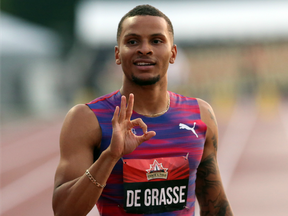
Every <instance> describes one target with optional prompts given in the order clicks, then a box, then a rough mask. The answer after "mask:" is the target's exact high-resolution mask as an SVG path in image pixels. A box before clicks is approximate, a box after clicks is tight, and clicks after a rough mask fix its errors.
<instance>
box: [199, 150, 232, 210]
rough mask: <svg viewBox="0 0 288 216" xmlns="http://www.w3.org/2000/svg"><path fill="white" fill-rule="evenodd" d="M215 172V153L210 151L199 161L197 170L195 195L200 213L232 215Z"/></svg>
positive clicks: (216, 171) (216, 170)
mask: <svg viewBox="0 0 288 216" xmlns="http://www.w3.org/2000/svg"><path fill="white" fill-rule="evenodd" d="M217 174H218V169H217V166H216V159H215V154H214V153H212V154H210V155H209V156H208V157H206V158H205V159H204V160H203V161H202V162H201V163H200V165H199V167H198V170H197V180H196V195H197V198H198V200H199V205H200V207H201V215H207V216H209V215H217V216H232V211H231V210H230V206H229V203H228V201H227V198H226V195H225V193H224V191H223V189H222V184H221V182H220V180H219V179H217V178H216V175H217Z"/></svg>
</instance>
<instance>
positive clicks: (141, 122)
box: [131, 118, 147, 134]
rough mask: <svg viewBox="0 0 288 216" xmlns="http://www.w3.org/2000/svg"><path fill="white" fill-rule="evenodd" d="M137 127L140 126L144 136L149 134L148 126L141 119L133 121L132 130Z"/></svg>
mask: <svg viewBox="0 0 288 216" xmlns="http://www.w3.org/2000/svg"><path fill="white" fill-rule="evenodd" d="M135 126H139V127H140V128H141V129H142V131H143V133H144V134H145V133H146V132H147V125H146V124H145V123H144V122H143V120H142V119H141V118H137V119H133V120H132V121H131V128H133V127H135Z"/></svg>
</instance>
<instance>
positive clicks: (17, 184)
mask: <svg viewBox="0 0 288 216" xmlns="http://www.w3.org/2000/svg"><path fill="white" fill-rule="evenodd" d="M58 162H59V157H54V158H52V159H51V160H50V161H48V162H46V163H45V164H43V165H41V166H39V167H37V168H36V169H34V170H32V171H31V172H29V173H27V174H26V175H24V176H22V177H20V178H19V179H17V180H16V181H14V182H12V183H10V184H9V185H7V186H6V187H4V188H3V189H1V190H0V197H1V214H4V213H5V212H7V211H9V210H10V209H13V208H15V207H16V206H18V205H20V204H21V203H23V202H25V201H26V200H28V199H30V198H32V197H34V196H36V195H37V194H39V193H41V192H43V191H45V190H46V189H48V188H51V190H52V189H53V182H54V171H55V170H56V167H57V165H58ZM51 202H52V201H51ZM51 205H52V204H51ZM1 214H0V215H1Z"/></svg>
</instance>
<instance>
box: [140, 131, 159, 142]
mask: <svg viewBox="0 0 288 216" xmlns="http://www.w3.org/2000/svg"><path fill="white" fill-rule="evenodd" d="M155 135H156V132H155V131H149V132H146V133H145V134H143V135H142V136H138V137H137V139H138V143H139V145H140V144H141V143H143V142H145V141H147V140H149V139H151V138H152V137H154V136H155Z"/></svg>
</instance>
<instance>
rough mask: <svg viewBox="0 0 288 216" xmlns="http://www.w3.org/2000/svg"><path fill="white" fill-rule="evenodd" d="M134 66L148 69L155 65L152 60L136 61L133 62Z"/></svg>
mask: <svg viewBox="0 0 288 216" xmlns="http://www.w3.org/2000/svg"><path fill="white" fill-rule="evenodd" d="M133 64H134V65H136V66H140V67H148V66H154V65H155V64H156V63H155V61H153V60H152V59H143V58H142V59H136V60H135V61H134V62H133Z"/></svg>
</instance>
